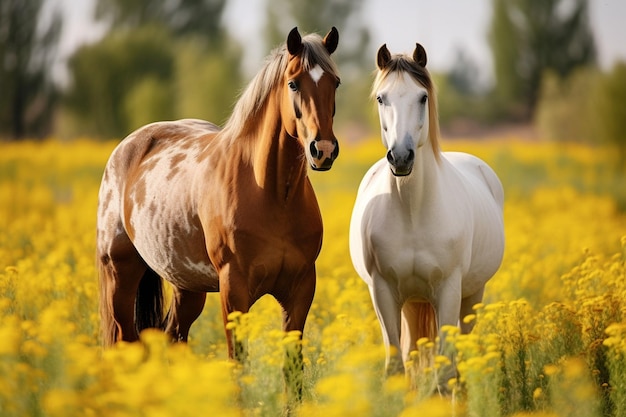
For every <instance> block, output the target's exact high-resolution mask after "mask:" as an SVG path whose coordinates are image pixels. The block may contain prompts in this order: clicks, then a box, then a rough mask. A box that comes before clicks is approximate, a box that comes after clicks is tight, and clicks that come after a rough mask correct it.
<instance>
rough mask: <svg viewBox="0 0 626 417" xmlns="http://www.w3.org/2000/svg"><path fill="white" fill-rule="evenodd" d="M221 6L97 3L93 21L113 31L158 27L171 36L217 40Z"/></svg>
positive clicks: (208, 2) (214, 1) (222, 1)
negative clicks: (107, 23) (109, 25)
mask: <svg viewBox="0 0 626 417" xmlns="http://www.w3.org/2000/svg"><path fill="white" fill-rule="evenodd" d="M225 5H226V0H179V1H162V0H98V2H97V6H96V18H99V19H103V20H109V21H111V22H112V24H113V27H114V28H116V29H117V28H137V27H141V26H145V25H159V26H163V27H166V28H168V30H169V31H170V32H171V33H172V34H173V35H174V36H181V35H200V36H203V37H204V38H205V39H215V40H217V39H219V38H220V37H221V34H222V29H221V26H220V20H221V16H222V12H223V11H224V6H225Z"/></svg>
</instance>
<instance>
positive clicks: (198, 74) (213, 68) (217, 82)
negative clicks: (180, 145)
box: [174, 39, 244, 124]
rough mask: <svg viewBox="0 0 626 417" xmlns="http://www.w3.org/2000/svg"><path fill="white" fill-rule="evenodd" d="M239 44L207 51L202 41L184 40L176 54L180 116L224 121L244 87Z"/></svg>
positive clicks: (176, 78)
mask: <svg viewBox="0 0 626 417" xmlns="http://www.w3.org/2000/svg"><path fill="white" fill-rule="evenodd" d="M240 57H241V52H240V50H239V48H238V47H235V46H233V47H230V48H228V47H226V46H225V47H223V48H222V50H219V49H218V50H210V51H207V49H206V47H204V46H203V44H202V42H201V41H200V40H195V41H194V40H193V39H192V40H188V41H185V42H181V43H180V45H179V47H178V48H177V53H176V76H175V80H174V86H175V89H176V91H177V97H176V117H177V118H187V117H194V118H200V119H206V120H210V121H212V122H213V123H216V124H221V123H223V122H224V121H225V120H226V119H227V118H228V116H229V115H230V113H231V111H232V107H233V104H234V102H235V101H236V98H237V92H238V91H239V90H241V89H243V87H244V80H243V79H242V76H241V73H240V71H239V70H238V69H239V67H240V60H241V59H240Z"/></svg>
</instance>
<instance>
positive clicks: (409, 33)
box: [46, 0, 626, 80]
mask: <svg viewBox="0 0 626 417" xmlns="http://www.w3.org/2000/svg"><path fill="white" fill-rule="evenodd" d="M265 1H266V0H229V1H228V5H227V9H226V12H225V15H224V19H225V23H226V25H227V28H228V30H229V31H230V33H231V34H232V35H233V36H234V37H235V38H237V39H239V40H240V41H245V44H247V45H249V47H247V48H246V49H245V50H244V54H245V56H244V57H243V62H244V65H245V67H246V69H247V70H248V71H255V70H256V69H258V68H259V67H260V66H261V62H262V59H263V57H264V56H265V55H267V53H268V52H269V51H268V50H265V49H266V47H265V46H264V45H259V42H258V40H259V39H260V38H261V33H262V31H263V24H264V22H263V17H264V5H265ZM538 1H541V0H538ZM94 3H95V0H47V3H46V5H47V6H48V9H51V7H50V6H54V5H58V6H60V7H61V8H62V10H63V13H64V16H65V28H64V33H63V35H62V39H61V44H60V46H59V60H58V64H57V66H58V68H57V73H58V78H59V79H61V80H62V79H63V78H64V77H66V75H65V73H64V70H63V62H64V61H65V60H66V59H67V58H68V57H69V56H70V55H71V54H72V53H73V52H74V50H75V49H76V48H77V47H79V46H80V45H81V44H83V43H85V42H94V41H97V40H98V39H99V38H100V37H101V36H102V34H103V33H104V30H105V28H104V27H103V26H102V25H95V24H94V22H93V19H92V15H93V7H94ZM589 5H590V19H591V26H592V30H593V32H594V35H595V40H596V47H597V51H598V60H599V63H600V66H601V67H602V68H603V69H610V68H611V67H612V66H613V64H614V63H615V62H616V61H618V60H622V61H626V0H590V1H589ZM362 13H363V17H362V18H363V19H364V20H365V21H366V22H367V24H368V25H370V27H371V29H372V31H371V32H372V33H371V35H372V48H373V50H372V51H371V53H372V68H371V69H372V70H373V68H374V54H375V51H376V49H377V48H378V47H379V46H380V45H382V44H383V43H386V44H387V46H388V48H389V50H390V51H391V52H392V53H400V52H405V53H411V52H412V51H413V49H414V48H415V42H419V43H421V44H422V45H423V46H424V47H425V48H426V51H427V54H428V62H429V64H428V65H429V68H431V70H433V71H445V70H447V69H449V68H450V67H451V65H452V64H453V63H454V59H455V57H456V56H457V51H458V50H459V49H462V50H463V52H464V53H466V55H467V56H469V57H470V58H471V59H472V60H473V61H474V62H476V64H477V65H478V66H479V69H480V70H481V73H482V74H483V77H486V78H488V77H490V76H491V74H492V61H491V52H490V49H489V45H488V43H487V33H488V28H489V22H490V19H491V0H365V2H364V8H363V11H362ZM328 29H330V28H322V29H320V30H321V31H326V30H328ZM320 34H321V35H323V34H324V33H320ZM339 47H341V32H340V45H339ZM264 48H265V49H264ZM369 71H370V70H368V72H369Z"/></svg>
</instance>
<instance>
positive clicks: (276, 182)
mask: <svg viewBox="0 0 626 417" xmlns="http://www.w3.org/2000/svg"><path fill="white" fill-rule="evenodd" d="M269 104H270V105H268V106H267V110H265V111H264V112H263V114H262V115H261V117H262V120H261V121H259V124H258V129H257V131H256V134H254V135H255V136H256V137H254V138H253V139H252V141H253V143H250V145H251V146H253V149H254V150H253V151H252V153H251V159H252V164H253V170H254V176H255V179H256V182H257V184H258V186H259V187H261V188H262V189H264V190H265V191H267V192H268V193H269V194H272V195H275V198H276V199H277V200H279V201H284V202H288V201H289V200H291V198H292V197H293V195H294V193H295V192H296V191H297V190H299V189H300V187H302V184H303V182H304V180H305V178H306V175H307V166H306V158H305V156H304V149H303V148H302V145H301V144H300V141H299V140H298V139H296V138H294V137H292V136H290V135H289V134H288V133H287V131H286V129H285V127H284V126H283V124H282V121H281V117H280V112H279V111H278V105H277V103H276V102H275V101H274V100H272V99H270V103H269Z"/></svg>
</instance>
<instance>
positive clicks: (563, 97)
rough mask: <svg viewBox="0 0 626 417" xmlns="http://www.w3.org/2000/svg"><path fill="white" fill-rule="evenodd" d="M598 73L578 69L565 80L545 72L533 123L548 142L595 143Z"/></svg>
mask: <svg viewBox="0 0 626 417" xmlns="http://www.w3.org/2000/svg"><path fill="white" fill-rule="evenodd" d="M600 76H601V75H600V74H599V73H598V72H597V71H595V70H592V69H588V68H580V69H577V70H576V71H574V72H572V74H571V75H570V76H569V77H567V78H566V79H561V78H559V76H558V75H557V74H556V73H555V72H553V71H547V72H546V73H545V74H544V76H543V79H542V84H541V89H540V96H539V101H538V103H537V110H536V112H535V122H536V124H537V127H538V128H539V129H540V131H541V133H542V136H545V137H546V139H550V140H559V141H575V142H587V143H589V142H597V140H598V136H597V129H596V126H597V118H598V117H597V114H596V108H597V104H598V103H597V97H598V93H599V92H598V87H599V84H598V83H599V80H600Z"/></svg>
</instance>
